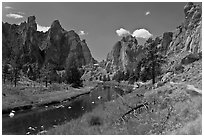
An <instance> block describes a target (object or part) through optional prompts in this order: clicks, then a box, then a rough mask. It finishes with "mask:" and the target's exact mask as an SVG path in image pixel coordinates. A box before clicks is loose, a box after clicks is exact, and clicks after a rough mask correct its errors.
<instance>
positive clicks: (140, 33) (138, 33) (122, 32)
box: [116, 28, 153, 39]
mask: <svg viewBox="0 0 204 137" xmlns="http://www.w3.org/2000/svg"><path fill="white" fill-rule="evenodd" d="M116 33H117V34H118V36H120V37H124V36H127V35H132V36H133V37H136V38H143V39H148V38H150V37H152V36H153V35H152V34H151V33H150V32H149V31H148V30H146V29H136V30H135V31H134V32H133V33H132V34H131V33H130V31H128V30H126V29H123V28H120V29H119V30H116Z"/></svg>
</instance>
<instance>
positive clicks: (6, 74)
mask: <svg viewBox="0 0 204 137" xmlns="http://www.w3.org/2000/svg"><path fill="white" fill-rule="evenodd" d="M2 67H3V69H2V72H3V82H4V84H5V83H6V79H7V78H8V75H9V66H8V64H5V65H3V66H2Z"/></svg>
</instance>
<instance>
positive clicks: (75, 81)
mask: <svg viewBox="0 0 204 137" xmlns="http://www.w3.org/2000/svg"><path fill="white" fill-rule="evenodd" d="M66 81H67V83H69V84H72V87H75V88H78V87H82V86H83V83H82V80H81V73H80V71H79V69H78V68H77V66H76V65H72V66H71V67H70V68H69V69H67V70H66Z"/></svg>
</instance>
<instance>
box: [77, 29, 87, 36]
mask: <svg viewBox="0 0 204 137" xmlns="http://www.w3.org/2000/svg"><path fill="white" fill-rule="evenodd" d="M87 34H88V33H86V32H85V31H83V30H80V31H79V32H78V35H80V36H83V35H87Z"/></svg>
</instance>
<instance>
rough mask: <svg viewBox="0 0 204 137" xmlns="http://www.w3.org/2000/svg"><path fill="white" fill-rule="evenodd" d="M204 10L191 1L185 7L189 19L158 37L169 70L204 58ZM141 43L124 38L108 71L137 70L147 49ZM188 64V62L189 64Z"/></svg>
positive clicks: (110, 57) (110, 58)
mask: <svg viewBox="0 0 204 137" xmlns="http://www.w3.org/2000/svg"><path fill="white" fill-rule="evenodd" d="M201 10H202V7H201V6H200V5H198V4H193V3H192V2H189V3H187V4H186V6H185V7H184V15H185V19H184V21H183V22H182V23H181V25H180V26H178V27H177V28H176V29H175V30H174V31H172V32H164V33H163V34H162V35H161V36H158V37H156V38H155V39H157V40H158V49H159V51H160V52H161V53H162V54H163V55H165V56H167V57H168V59H169V60H168V65H167V66H168V67H166V66H165V69H166V71H168V70H171V69H172V67H174V66H175V65H178V64H182V62H186V61H185V60H188V59H189V58H190V60H191V62H192V61H194V60H198V59H200V58H201V52H202V44H201V38H202V35H201V33H202V28H201V25H202V17H201V15H202V11H201ZM144 46H145V45H144ZM144 46H141V45H138V44H137V40H136V38H134V37H132V36H127V37H123V38H122V40H120V41H118V42H117V43H116V44H115V45H114V46H113V49H112V51H111V52H110V53H108V55H107V60H106V62H107V63H106V69H107V70H108V71H112V72H116V71H117V70H122V71H124V72H126V71H130V72H132V71H134V69H136V68H137V63H138V61H139V60H141V58H142V57H144V55H143V47H144ZM187 62H188V61H187Z"/></svg>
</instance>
